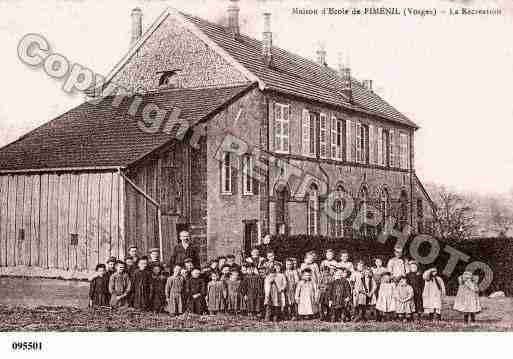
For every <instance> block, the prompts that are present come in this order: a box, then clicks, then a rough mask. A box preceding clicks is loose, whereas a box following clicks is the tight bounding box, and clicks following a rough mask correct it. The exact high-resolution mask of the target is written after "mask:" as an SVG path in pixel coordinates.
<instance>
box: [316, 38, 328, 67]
mask: <svg viewBox="0 0 513 359" xmlns="http://www.w3.org/2000/svg"><path fill="white" fill-rule="evenodd" d="M315 53H316V54H317V63H318V64H319V65H323V66H328V63H327V62H326V49H325V47H324V44H322V43H319V48H318V49H317V51H316V52H315Z"/></svg>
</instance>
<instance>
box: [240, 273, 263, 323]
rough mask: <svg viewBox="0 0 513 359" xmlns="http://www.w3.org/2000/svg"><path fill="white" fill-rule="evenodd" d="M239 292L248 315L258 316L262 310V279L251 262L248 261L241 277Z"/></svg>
mask: <svg viewBox="0 0 513 359" xmlns="http://www.w3.org/2000/svg"><path fill="white" fill-rule="evenodd" d="M241 293H242V295H243V296H244V300H245V303H246V310H247V313H248V315H250V316H258V315H259V314H260V312H261V311H262V303H263V298H264V280H263V278H262V277H261V276H260V275H259V273H258V269H257V268H256V267H255V265H254V264H253V263H248V273H247V274H246V275H245V276H244V278H243V279H242V283H241Z"/></svg>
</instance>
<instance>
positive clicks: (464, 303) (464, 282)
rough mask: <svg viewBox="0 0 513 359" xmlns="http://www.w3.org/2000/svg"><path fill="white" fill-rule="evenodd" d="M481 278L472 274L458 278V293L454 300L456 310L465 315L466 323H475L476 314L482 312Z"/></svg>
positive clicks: (468, 273) (466, 273)
mask: <svg viewBox="0 0 513 359" xmlns="http://www.w3.org/2000/svg"><path fill="white" fill-rule="evenodd" d="M478 281H479V277H477V276H472V273H470V272H464V273H463V274H462V275H461V276H459V277H458V284H459V286H458V292H457V293H456V299H455V300H454V310H457V311H458V312H462V313H463V318H464V320H465V323H469V322H472V323H473V322H475V321H476V313H479V312H480V311H481V303H480V302H479V286H478Z"/></svg>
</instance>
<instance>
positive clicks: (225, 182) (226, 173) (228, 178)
mask: <svg viewBox="0 0 513 359" xmlns="http://www.w3.org/2000/svg"><path fill="white" fill-rule="evenodd" d="M221 193H222V194H232V153H231V152H224V153H223V162H222V163H221Z"/></svg>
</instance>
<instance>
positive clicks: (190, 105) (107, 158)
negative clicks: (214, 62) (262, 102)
mask: <svg viewBox="0 0 513 359" xmlns="http://www.w3.org/2000/svg"><path fill="white" fill-rule="evenodd" d="M250 88H252V85H249V84H248V85H246V86H237V87H226V88H205V89H176V90H168V91H165V92H155V93H149V94H146V95H144V96H143V103H142V105H141V106H140V107H139V108H140V109H142V108H144V105H145V104H148V103H153V104H156V105H157V106H158V107H159V108H160V109H163V110H166V111H171V110H172V109H173V108H175V107H176V108H179V109H180V110H181V115H180V118H181V119H184V120H187V121H189V123H190V124H191V125H192V124H194V123H197V122H198V121H202V120H205V119H208V118H209V117H210V116H213V115H214V114H216V113H217V112H218V111H220V110H221V109H222V108H224V107H225V106H226V105H227V104H228V103H230V102H231V101H232V100H234V99H236V98H237V97H238V96H239V95H242V94H244V93H245V92H246V91H247V90H249V89H250ZM131 103H132V101H131V100H127V99H125V100H124V101H123V102H122V103H121V105H119V107H117V108H114V107H113V106H112V97H111V98H105V99H104V100H103V101H102V102H101V103H99V104H96V105H95V104H91V103H88V102H85V103H83V104H81V105H79V106H77V107H75V108H73V109H71V110H70V111H68V112H66V113H64V114H63V115H61V116H59V117H57V118H55V119H54V120H52V121H50V122H48V123H46V124H44V125H42V126H41V127H39V128H37V129H35V130H33V131H31V132H29V133H28V134H26V135H25V136H23V137H21V138H19V139H18V140H17V141H15V142H13V143H11V144H9V145H7V146H5V147H3V148H1V149H0V171H6V170H9V171H13V170H27V169H47V168H83V167H110V166H119V167H124V166H128V165H130V164H131V163H133V162H135V161H137V160H138V159H140V158H141V157H143V156H145V155H147V154H148V153H151V152H152V151H154V150H155V149H157V148H159V147H160V146H163V145H165V144H166V143H168V142H169V141H171V140H172V139H173V133H171V134H166V133H163V132H162V131H159V132H157V133H148V132H145V131H142V130H141V129H140V128H139V126H138V124H137V122H138V121H139V120H141V119H142V114H141V111H138V113H137V114H136V116H135V117H131V116H130V115H129V114H128V108H129V106H130V104H131Z"/></svg>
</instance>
